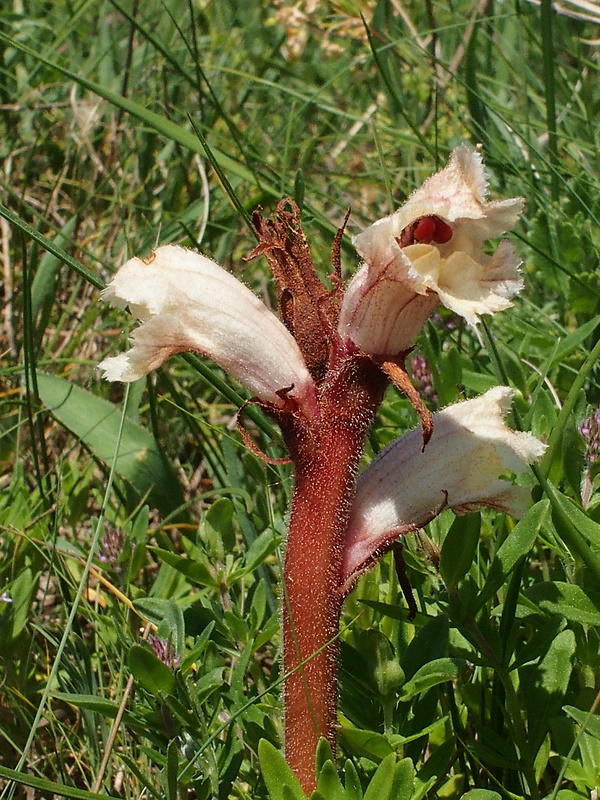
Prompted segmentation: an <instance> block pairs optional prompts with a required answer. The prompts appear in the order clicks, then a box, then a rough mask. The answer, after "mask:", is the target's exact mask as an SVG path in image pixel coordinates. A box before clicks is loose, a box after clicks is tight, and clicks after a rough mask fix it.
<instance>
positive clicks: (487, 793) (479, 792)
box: [460, 789, 502, 800]
mask: <svg viewBox="0 0 600 800" xmlns="http://www.w3.org/2000/svg"><path fill="white" fill-rule="evenodd" d="M460 800H502V797H501V795H499V794H498V792H493V791H492V790H491V789H471V791H470V792H465V793H464V794H463V795H462V796H461V798H460Z"/></svg>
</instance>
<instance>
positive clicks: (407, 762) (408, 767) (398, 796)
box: [391, 758, 415, 800]
mask: <svg viewBox="0 0 600 800" xmlns="http://www.w3.org/2000/svg"><path fill="white" fill-rule="evenodd" d="M414 785H415V767H414V764H413V762H412V760H411V759H410V758H403V759H402V761H399V762H398V763H397V764H396V769H395V772H394V783H393V785H392V793H391V797H392V798H393V800H410V798H411V797H412V793H413V789H414Z"/></svg>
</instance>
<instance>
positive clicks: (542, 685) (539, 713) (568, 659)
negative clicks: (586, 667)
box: [519, 628, 576, 756]
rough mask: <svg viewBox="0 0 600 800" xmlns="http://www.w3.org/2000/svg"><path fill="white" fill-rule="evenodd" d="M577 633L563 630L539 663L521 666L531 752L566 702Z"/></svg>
mask: <svg viewBox="0 0 600 800" xmlns="http://www.w3.org/2000/svg"><path fill="white" fill-rule="evenodd" d="M575 646H576V641H575V634H574V633H573V631H572V630H570V629H568V628H567V629H565V630H564V631H561V632H560V633H559V634H558V636H557V637H556V638H555V639H554V641H553V642H552V643H551V644H550V647H549V648H548V651H547V653H546V654H545V655H544V657H543V658H542V659H540V661H539V663H538V664H537V665H533V664H532V665H530V666H527V667H524V668H523V669H521V670H519V675H520V677H521V688H522V691H523V696H524V698H525V707H526V709H527V717H528V722H529V725H528V744H529V746H530V747H531V748H532V755H533V756H535V754H536V753H537V751H538V748H539V747H540V745H541V744H542V742H543V740H544V737H545V736H546V734H547V732H548V725H549V722H550V720H551V719H552V717H554V716H556V714H558V713H559V711H560V708H561V706H562V704H563V701H564V697H565V694H566V692H567V688H568V686H569V681H570V678H571V672H572V671H573V660H574V657H575Z"/></svg>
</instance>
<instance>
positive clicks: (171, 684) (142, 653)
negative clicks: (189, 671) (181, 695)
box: [129, 644, 175, 695]
mask: <svg viewBox="0 0 600 800" xmlns="http://www.w3.org/2000/svg"><path fill="white" fill-rule="evenodd" d="M129 669H130V670H131V672H132V674H133V676H134V678H135V679H136V680H137V681H139V683H140V684H141V685H142V686H143V687H144V689H146V690H147V691H149V692H150V693H151V694H153V695H159V694H161V693H162V694H169V693H170V692H172V691H173V689H174V688H175V676H174V675H173V673H172V672H171V670H170V669H169V668H168V667H166V666H165V665H164V664H163V663H162V661H160V660H159V659H158V658H157V657H156V656H155V655H154V653H153V652H152V651H150V650H148V648H146V647H142V645H140V644H134V645H132V646H131V647H130V648H129Z"/></svg>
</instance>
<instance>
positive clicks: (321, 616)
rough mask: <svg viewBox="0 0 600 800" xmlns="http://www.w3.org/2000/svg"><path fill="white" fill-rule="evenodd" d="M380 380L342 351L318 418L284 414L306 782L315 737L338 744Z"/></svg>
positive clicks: (295, 760) (296, 708)
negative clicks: (344, 612) (360, 517)
mask: <svg viewBox="0 0 600 800" xmlns="http://www.w3.org/2000/svg"><path fill="white" fill-rule="evenodd" d="M385 387H386V381H385V379H384V378H383V376H382V374H381V373H380V372H379V371H378V370H377V369H376V368H375V367H374V365H373V364H372V363H371V362H370V361H368V360H366V359H360V360H358V361H356V360H351V361H348V362H347V363H346V364H345V365H344V366H342V369H341V374H340V375H339V377H338V379H337V380H336V381H335V382H334V383H333V384H332V385H330V386H329V387H327V388H326V389H325V391H324V392H323V394H322V395H321V398H320V411H321V415H320V421H319V423H317V424H315V423H314V422H310V421H309V422H306V421H304V420H299V419H293V420H291V424H289V425H288V424H285V423H283V424H282V428H283V431H284V436H285V439H286V442H287V445H288V448H289V451H290V454H291V457H292V460H293V461H294V464H295V472H296V482H295V491H294V497H293V501H292V508H291V514H290V522H289V527H288V536H287V547H286V557H285V568H284V586H283V643H284V649H283V656H284V657H283V665H284V671H285V674H286V675H288V676H289V677H288V678H287V680H286V683H285V689H284V697H285V704H284V705H285V752H286V758H287V760H288V763H289V764H290V766H291V767H292V769H293V770H294V772H295V773H296V775H297V776H298V778H299V780H300V783H301V784H302V786H303V787H304V788H305V789H307V788H310V787H314V781H315V772H314V757H315V750H316V746H317V743H318V740H319V738H320V737H325V738H326V739H327V740H328V741H329V743H330V744H331V746H332V748H333V749H334V750H335V739H336V732H337V721H336V717H337V653H338V644H337V634H338V628H339V619H340V614H341V609H342V603H343V599H344V595H343V594H342V592H341V590H340V574H341V572H340V571H341V566H342V560H343V553H344V537H345V532H346V528H347V523H348V517H349V514H350V508H351V500H352V497H353V494H354V484H355V480H356V474H357V470H358V462H359V459H360V455H361V453H362V449H363V443H364V438H365V436H366V434H367V432H368V430H369V427H370V424H371V422H372V419H373V415H374V413H375V411H376V410H377V407H378V406H379V403H380V402H381V399H382V397H383V392H384V390H385ZM315 654H316V655H315Z"/></svg>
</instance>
